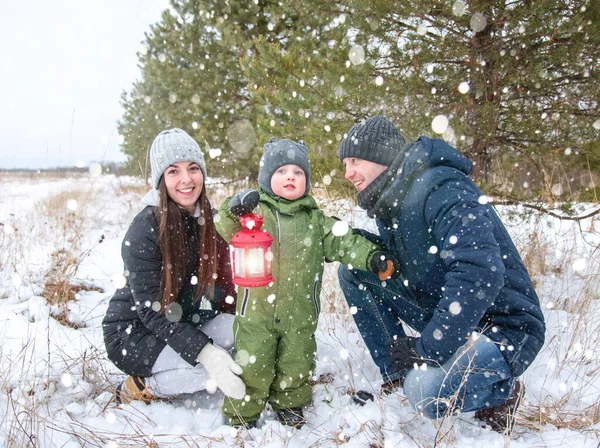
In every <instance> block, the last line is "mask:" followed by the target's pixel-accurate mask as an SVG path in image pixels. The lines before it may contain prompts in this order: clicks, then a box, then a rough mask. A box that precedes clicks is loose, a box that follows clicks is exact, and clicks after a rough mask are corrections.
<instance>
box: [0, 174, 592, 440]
mask: <svg viewBox="0 0 600 448" xmlns="http://www.w3.org/2000/svg"><path fill="white" fill-rule="evenodd" d="M2 176H3V177H0V193H1V194H0V341H1V342H0V447H80V446H85V447H130V446H149V447H164V446H169V447H232V446H244V447H290V448H296V447H335V446H342V447H348V448H351V447H352V448H354V447H373V448H391V447H433V446H452V447H454V446H455V447H460V448H462V447H486V448H489V447H501V446H509V445H510V446H512V447H528V448H529V447H567V446H568V447H597V446H599V444H600V423H599V422H600V362H599V360H600V346H599V345H598V341H599V340H600V300H599V283H600V254H599V253H598V248H599V247H600V246H599V245H600V221H599V219H600V218H598V217H597V218H596V220H595V221H593V220H592V219H586V220H584V221H581V222H574V221H565V220H558V219H556V218H550V217H547V216H546V217H540V216H538V215H537V214H531V213H529V214H524V213H522V210H520V209H517V208H515V207H510V208H508V207H505V208H500V210H499V211H500V213H501V216H502V218H503V220H504V222H505V223H506V224H507V227H508V229H509V232H510V233H511V235H512V236H513V237H514V239H515V242H516V243H517V246H518V247H519V248H520V249H521V251H522V256H523V257H524V259H525V260H526V263H527V265H528V267H529V268H530V270H531V272H532V275H533V276H534V279H535V282H536V287H537V289H538V292H539V294H540V298H541V300H542V304H543V309H544V313H545V316H546V319H547V325H548V333H547V337H546V345H545V346H544V348H543V350H542V352H541V354H540V356H539V357H538V359H537V360H536V362H535V363H534V364H533V365H532V367H531V368H530V369H529V370H528V371H527V372H526V373H525V375H524V376H523V380H524V383H525V386H526V394H525V398H526V402H525V404H524V405H523V406H522V408H521V412H520V414H519V416H518V419H517V424H516V427H515V432H514V434H513V437H512V439H511V440H507V439H505V438H503V436H502V435H500V434H497V433H493V432H490V431H487V430H485V429H482V428H480V427H479V425H478V423H477V422H476V421H475V420H474V419H473V415H472V413H467V414H462V415H460V416H459V417H458V418H453V419H448V420H445V421H438V422H434V421H430V420H428V419H426V418H423V417H421V416H418V415H416V414H415V412H413V410H412V409H411V408H410V407H409V406H408V403H407V401H406V399H405V397H404V395H403V394H402V392H401V391H400V392H396V393H395V394H392V395H389V396H379V395H378V394H377V392H378V390H379V385H380V381H381V378H380V377H379V373H378V372H377V369H376V368H375V365H374V364H373V362H372V361H371V358H370V357H369V355H368V354H367V353H366V351H365V346H364V344H363V342H362V340H361V338H360V336H359V334H358V333H357V330H356V328H355V327H354V323H353V321H352V318H351V315H350V314H349V311H348V309H347V307H346V305H345V303H344V301H343V296H342V295H341V292H340V290H339V287H338V284H337V279H336V276H335V272H336V267H337V266H336V265H328V266H327V267H326V276H325V282H324V288H323V293H322V296H321V300H322V315H321V318H320V321H319V330H318V333H317V340H318V353H317V371H316V374H315V377H314V380H315V383H316V384H315V386H314V389H313V403H312V405H311V406H310V407H308V408H307V409H306V410H305V415H306V417H307V419H308V423H307V425H306V426H305V427H304V428H302V429H300V430H290V429H289V428H287V427H284V426H282V425H280V424H279V423H277V421H276V419H275V416H274V413H273V412H272V411H270V410H268V409H267V410H266V412H265V413H264V414H263V418H261V420H260V421H259V425H260V426H261V427H260V428H257V429H252V430H250V431H240V432H237V431H236V430H235V429H232V428H231V427H229V426H227V425H225V424H224V423H223V417H222V415H221V413H220V403H221V401H222V399H223V397H222V395H220V394H219V393H216V394H214V395H208V394H205V393H204V394H198V395H194V396H190V397H185V398H184V399H182V400H178V401H173V402H155V403H152V404H150V405H145V404H144V403H142V402H134V403H132V404H129V405H121V406H118V407H117V406H116V405H115V404H114V402H113V401H111V400H112V393H111V390H112V388H114V386H116V385H117V384H118V383H119V382H120V381H121V380H122V379H123V378H124V377H125V376H124V374H122V373H121V372H120V371H119V370H118V369H116V368H115V367H114V366H113V365H112V364H111V363H110V362H109V361H107V359H106V357H105V351H104V345H103V342H102V330H101V321H102V317H103V315H104V312H105V310H106V307H107V304H108V300H109V299H110V297H111V296H112V294H113V292H114V290H115V288H116V287H117V286H119V285H121V284H122V283H123V275H122V269H123V265H122V261H121V257H120V245H121V240H122V238H123V236H124V234H125V231H126V230H127V227H128V225H129V223H130V221H131V219H132V218H133V217H134V216H135V214H136V213H137V212H138V211H139V210H140V207H141V205H140V202H139V200H140V198H141V197H142V195H143V193H144V187H143V185H141V184H140V182H139V181H137V180H134V179H131V178H127V177H120V178H115V177H112V176H99V177H88V176H82V177H77V178H71V179H55V178H48V177H40V176H35V175H21V176H15V175H11V176H6V175H2ZM213 188H215V190H213V193H214V194H213V197H215V198H219V199H221V198H222V197H223V196H224V194H223V193H222V192H217V191H216V187H213ZM219 199H217V200H219ZM215 205H216V204H215ZM324 206H327V207H328V208H331V209H336V210H335V213H336V214H337V215H338V216H340V217H344V218H346V219H348V220H350V221H351V223H353V224H354V225H356V226H357V227H358V226H369V225H370V224H371V223H369V222H368V221H367V220H366V218H365V215H364V214H363V213H361V212H360V211H359V210H358V209H357V210H350V208H349V207H348V206H347V205H346V206H344V205H340V204H335V206H334V204H324ZM592 210H594V206H593V205H591V204H582V205H581V213H582V214H584V213H586V211H587V212H589V211H592ZM595 227H598V229H596V228H595ZM71 276H72V281H71V284H75V285H76V288H73V287H72V285H68V284H65V283H64V279H65V278H70V277H71ZM61 280H63V281H61ZM67 293H70V294H72V300H70V301H65V300H57V298H60V297H62V296H64V294H67ZM357 389H367V390H370V391H372V392H373V393H375V400H374V401H373V402H369V403H368V404H367V405H366V406H364V407H359V406H358V405H356V404H354V403H353V401H352V398H351V393H352V391H354V390H357Z"/></svg>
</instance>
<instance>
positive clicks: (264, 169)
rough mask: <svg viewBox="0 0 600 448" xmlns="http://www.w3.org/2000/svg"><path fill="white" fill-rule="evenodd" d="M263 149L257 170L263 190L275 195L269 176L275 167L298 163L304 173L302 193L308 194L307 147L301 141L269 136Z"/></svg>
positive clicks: (308, 166)
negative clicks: (304, 186) (304, 182)
mask: <svg viewBox="0 0 600 448" xmlns="http://www.w3.org/2000/svg"><path fill="white" fill-rule="evenodd" d="M263 151H264V153H263V155H262V157H261V158H260V168H259V171H258V185H259V186H260V188H261V189H262V190H263V191H265V192H266V193H269V194H270V195H272V196H275V193H273V190H272V189H271V177H273V174H274V173H275V171H276V170H277V168H279V167H280V166H283V165H298V166H299V167H300V168H302V170H304V174H305V175H306V189H305V190H304V195H306V194H308V190H309V189H310V160H308V148H307V147H306V146H304V144H303V143H302V142H300V143H296V142H295V141H293V140H288V139H287V138H284V139H282V140H277V139H276V138H275V137H271V138H270V139H269V141H268V142H267V143H266V144H265V146H263Z"/></svg>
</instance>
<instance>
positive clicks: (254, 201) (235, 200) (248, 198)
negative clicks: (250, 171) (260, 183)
mask: <svg viewBox="0 0 600 448" xmlns="http://www.w3.org/2000/svg"><path fill="white" fill-rule="evenodd" d="M259 198H260V196H259V194H258V191H256V190H253V189H252V188H248V189H246V190H244V191H240V192H239V193H237V194H236V195H235V196H234V197H232V198H231V201H230V202H229V210H231V213H233V214H234V215H235V216H244V215H247V214H248V213H250V212H251V211H252V210H254V209H255V208H256V206H257V205H258V200H259Z"/></svg>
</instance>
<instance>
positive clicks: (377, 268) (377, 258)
mask: <svg viewBox="0 0 600 448" xmlns="http://www.w3.org/2000/svg"><path fill="white" fill-rule="evenodd" d="M371 271H373V272H374V273H375V274H378V275H379V280H381V281H385V280H387V279H389V278H396V277H398V276H399V275H400V268H399V265H398V262H397V261H396V259H395V258H394V257H393V256H392V255H391V254H389V253H387V252H375V255H373V258H372V259H371Z"/></svg>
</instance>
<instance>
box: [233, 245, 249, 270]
mask: <svg viewBox="0 0 600 448" xmlns="http://www.w3.org/2000/svg"><path fill="white" fill-rule="evenodd" d="M245 252H246V251H245V250H244V249H243V248H240V247H236V248H235V263H234V264H235V276H236V277H241V278H244V277H245V276H246V275H245V273H244V266H245V265H246V257H245V255H246V253H245Z"/></svg>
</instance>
